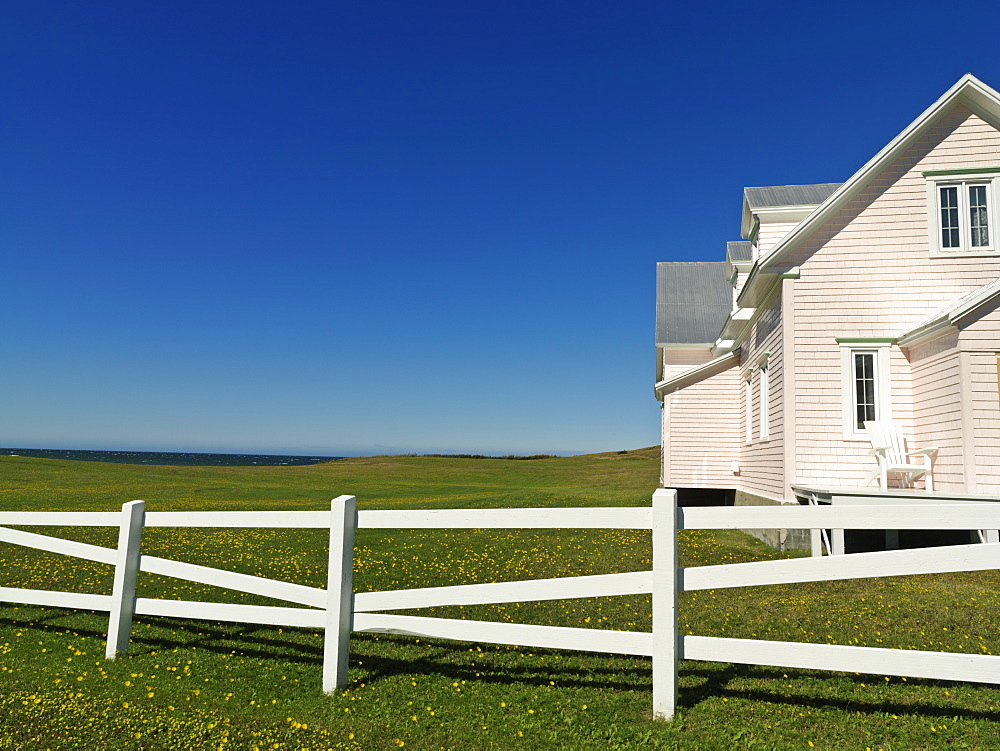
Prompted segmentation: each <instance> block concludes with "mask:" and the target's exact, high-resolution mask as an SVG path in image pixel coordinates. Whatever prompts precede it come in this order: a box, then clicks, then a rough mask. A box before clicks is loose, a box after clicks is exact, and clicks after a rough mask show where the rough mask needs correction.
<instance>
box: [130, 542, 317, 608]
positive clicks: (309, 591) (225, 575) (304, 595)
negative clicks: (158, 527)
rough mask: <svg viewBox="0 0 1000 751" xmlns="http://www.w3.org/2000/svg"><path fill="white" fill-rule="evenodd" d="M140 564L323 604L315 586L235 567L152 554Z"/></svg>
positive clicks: (153, 569)
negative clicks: (176, 559)
mask: <svg viewBox="0 0 1000 751" xmlns="http://www.w3.org/2000/svg"><path fill="white" fill-rule="evenodd" d="M139 567H140V570H141V571H145V572H146V573H149V574H159V575H160V576H171V577H173V578H175V579H186V580H188V581H192V582H198V583H199V584H208V585H210V586H213V587H222V588H224V589H232V590H235V591H237V592H246V593H248V594H252V595H260V596H261V597H273V598H274V599H276V600H286V601H287V602H294V603H297V604H299V605H310V606H312V607H314V608H325V607H326V593H325V592H324V591H323V590H322V589H319V588H318V587H307V586H305V585H303V584H292V583H291V582H283V581H277V580H276V579H265V578H264V577H262V576H252V575H251V574H239V573H236V572H235V571H224V570H223V569H218V568H210V567H209V566H199V565H198V564H196V563H185V562H183V561H171V560H169V559H167V558H157V557H155V556H151V555H144V556H142V557H141V558H140V561H139Z"/></svg>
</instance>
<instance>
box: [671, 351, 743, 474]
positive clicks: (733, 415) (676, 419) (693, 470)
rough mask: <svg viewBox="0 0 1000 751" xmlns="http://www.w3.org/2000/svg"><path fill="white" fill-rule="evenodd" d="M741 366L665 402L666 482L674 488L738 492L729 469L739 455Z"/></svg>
mask: <svg viewBox="0 0 1000 751" xmlns="http://www.w3.org/2000/svg"><path fill="white" fill-rule="evenodd" d="M739 400H740V373H739V368H738V367H737V366H736V365H733V366H732V367H730V368H728V369H726V370H724V371H723V372H721V373H717V374H715V375H713V376H712V377H711V378H706V379H704V380H702V381H698V382H697V383H693V384H691V385H690V386H685V387H684V388H681V389H678V390H677V391H675V392H673V393H670V394H667V396H666V398H665V400H664V411H665V414H664V435H663V438H664V441H663V451H664V478H663V479H664V483H665V485H666V487H675V488H691V487H705V488H735V487H736V476H735V475H734V474H733V472H732V469H731V467H730V465H731V463H732V462H733V461H736V460H738V459H739V456H740V416H739V411H738V410H734V409H733V405H734V404H739Z"/></svg>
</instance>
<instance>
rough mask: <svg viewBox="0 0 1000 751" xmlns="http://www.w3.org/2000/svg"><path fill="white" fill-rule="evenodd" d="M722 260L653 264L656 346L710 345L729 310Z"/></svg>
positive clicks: (730, 290)
mask: <svg viewBox="0 0 1000 751" xmlns="http://www.w3.org/2000/svg"><path fill="white" fill-rule="evenodd" d="M725 269H726V264H725V263H724V262H723V261H716V262H701V263H681V262H674V263H658V264H656V343H657V344H712V343H714V342H715V340H716V339H718V338H719V332H720V331H721V330H722V326H723V324H725V322H726V319H727V318H728V317H729V314H730V312H732V309H733V288H732V285H730V284H729V282H728V281H727V280H726V271H725Z"/></svg>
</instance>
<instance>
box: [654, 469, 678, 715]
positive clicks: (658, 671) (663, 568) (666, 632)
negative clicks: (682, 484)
mask: <svg viewBox="0 0 1000 751" xmlns="http://www.w3.org/2000/svg"><path fill="white" fill-rule="evenodd" d="M652 516H653V576H652V579H653V654H652V658H653V718H654V719H661V720H669V719H671V718H672V717H673V716H674V711H675V709H676V706H677V659H678V658H677V645H678V642H677V584H678V576H677V575H678V569H677V516H678V514H677V491H676V490H665V489H660V490H657V491H656V492H654V493H653V514H652Z"/></svg>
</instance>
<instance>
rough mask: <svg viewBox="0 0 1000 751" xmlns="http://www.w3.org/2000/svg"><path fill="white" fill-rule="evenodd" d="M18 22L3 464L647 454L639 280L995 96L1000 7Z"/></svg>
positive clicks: (252, 12) (327, 10)
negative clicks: (902, 134) (895, 140)
mask: <svg viewBox="0 0 1000 751" xmlns="http://www.w3.org/2000/svg"><path fill="white" fill-rule="evenodd" d="M4 15H5V21H4V24H3V29H2V30H0V40H2V48H0V49H2V51H3V52H2V54H3V73H2V74H0V102H2V108H3V117H2V118H0V128H2V133H3V144H4V146H3V150H2V152H0V153H2V162H0V163H2V172H0V174H2V175H3V180H2V181H0V205H2V207H3V208H2V222H0V249H2V251H0V252H2V257H3V274H2V276H0V279H2V288H0V306H2V311H3V313H2V321H0V324H2V329H0V357H2V360H0V361H2V363H3V367H2V368H0V394H2V397H0V399H2V403H3V414H2V420H0V445H4V446H18V447H48V448H106V449H139V450H143V449H148V450H200V451H255V452H274V453H314V454H330V455H351V454H366V453H375V452H380V453H381V452H397V451H399V452H408V451H414V452H433V451H462V452H465V451H468V452H483V453H536V452H551V453H576V452H590V451H606V450H619V449H626V448H637V447H640V446H647V445H652V444H654V443H657V442H658V439H659V438H658V432H659V431H658V422H659V410H658V405H657V402H656V401H655V400H654V398H653V393H652V384H653V380H654V342H653V317H654V281H655V279H654V264H655V262H656V261H668V260H721V259H722V257H723V253H724V243H725V241H726V240H733V239H738V232H739V219H740V200H741V191H742V188H743V187H744V186H746V185H783V184H794V183H812V182H834V181H842V180H845V179H846V178H847V177H849V176H850V175H851V174H852V173H853V172H854V171H855V170H856V169H857V168H858V167H860V166H861V165H862V164H863V163H864V162H865V161H867V159H868V158H869V157H871V156H872V155H873V154H874V153H875V152H876V151H877V150H878V149H880V148H881V147H882V146H883V145H884V144H885V143H886V142H887V141H888V140H890V139H891V138H892V137H893V136H894V135H895V134H896V133H898V132H899V131H900V130H901V129H902V128H903V127H905V126H906V125H907V124H908V123H909V122H910V121H911V120H912V119H913V118H915V117H916V116H917V115H918V114H919V113H920V112H921V111H922V110H923V109H924V108H926V107H927V106H928V105H930V104H931V103H932V102H933V101H934V100H935V99H936V98H937V97H938V96H940V95H941V94H942V93H943V92H944V91H945V90H946V89H947V88H948V87H949V86H950V85H951V84H953V83H954V82H955V81H956V80H957V79H958V78H959V77H960V76H961V75H962V74H963V73H966V72H969V71H971V72H972V73H974V74H975V75H977V76H978V77H980V78H981V79H983V80H984V81H985V82H986V83H988V84H990V85H992V86H994V87H1000V58H998V57H997V55H996V42H995V29H996V26H997V21H998V20H1000V18H998V16H1000V13H998V11H997V8H996V6H995V4H993V3H983V2H969V3H966V4H964V5H963V6H962V7H961V8H960V9H959V8H958V7H957V6H956V7H955V8H948V7H942V6H935V7H933V8H930V9H928V10H922V9H921V8H920V7H918V6H916V5H914V4H912V3H895V2H888V3H878V2H875V3H872V2H865V3H860V2H838V3H836V4H806V3H781V2H777V3H769V4H765V5H760V4H757V5H754V4H746V3H715V4H710V3H689V4H680V3H663V2H659V3H649V2H637V3H614V2H580V1H579V0H577V1H575V2H544V1H543V2H538V1H535V2H506V3H497V4H485V3H469V2H420V3H414V2H379V1H374V2H361V1H360V0H359V1H358V2H315V3H311V2H299V3H261V2H252V1H251V2H239V3H220V2H216V3H189V2H183V1H178V2H174V3H170V4H166V5H164V4H159V5H155V4H148V3H142V4H137V3H109V2H93V3H60V2H38V3H21V4H14V5H9V6H8V7H7V8H6V9H5V14H4Z"/></svg>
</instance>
